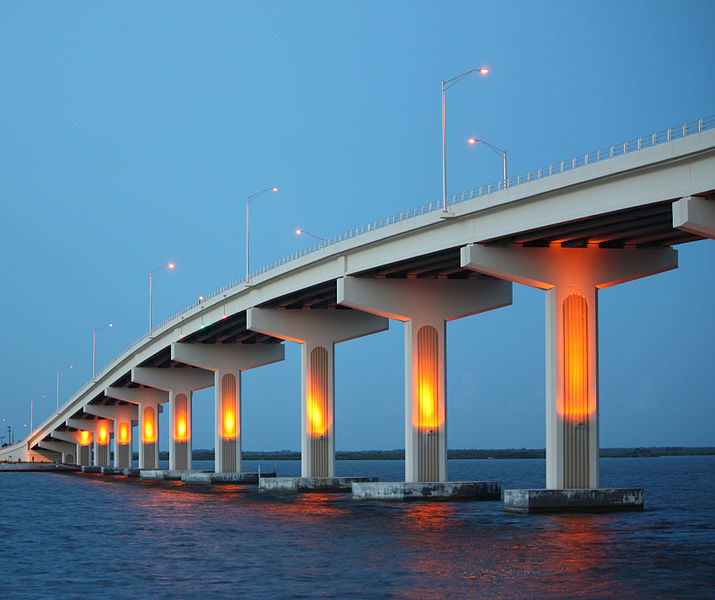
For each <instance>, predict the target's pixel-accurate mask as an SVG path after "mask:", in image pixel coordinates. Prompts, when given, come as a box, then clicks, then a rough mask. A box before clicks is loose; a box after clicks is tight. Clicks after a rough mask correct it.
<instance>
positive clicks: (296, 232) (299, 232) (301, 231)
mask: <svg viewBox="0 0 715 600" xmlns="http://www.w3.org/2000/svg"><path fill="white" fill-rule="evenodd" d="M302 233H303V230H302V229H296V230H295V234H296V235H301V234H302Z"/></svg>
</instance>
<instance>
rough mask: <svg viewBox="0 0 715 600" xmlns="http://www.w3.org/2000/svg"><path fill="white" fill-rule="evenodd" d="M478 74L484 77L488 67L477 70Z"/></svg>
mask: <svg viewBox="0 0 715 600" xmlns="http://www.w3.org/2000/svg"><path fill="white" fill-rule="evenodd" d="M479 72H480V73H481V74H482V75H486V74H487V73H489V68H488V67H482V68H481V69H479Z"/></svg>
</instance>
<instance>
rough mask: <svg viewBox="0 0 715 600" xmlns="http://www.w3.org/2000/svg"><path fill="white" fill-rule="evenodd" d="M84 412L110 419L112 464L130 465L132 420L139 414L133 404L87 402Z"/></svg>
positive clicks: (118, 465) (123, 466)
mask: <svg viewBox="0 0 715 600" xmlns="http://www.w3.org/2000/svg"><path fill="white" fill-rule="evenodd" d="M84 411H85V412H86V413H89V414H92V415H96V416H98V417H103V418H105V419H111V420H112V422H113V431H114V436H113V438H114V466H115V467H121V468H127V467H131V466H132V421H136V420H137V418H138V415H139V411H138V410H137V406H136V405H135V404H115V405H106V404H87V405H86V406H85V407H84Z"/></svg>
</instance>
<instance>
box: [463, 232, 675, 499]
mask: <svg viewBox="0 0 715 600" xmlns="http://www.w3.org/2000/svg"><path fill="white" fill-rule="evenodd" d="M461 264H462V267H465V268H468V269H472V270H474V271H479V272H481V273H487V274H489V275H493V276H494V277H500V278H502V279H507V280H509V281H513V282H516V283H522V284H524V285H529V286H532V287H537V288H540V289H543V290H546V487H547V488H549V489H581V488H591V489H595V488H598V486H599V459H598V453H599V427H598V411H599V404H598V304H597V300H598V295H597V292H598V290H599V289H603V288H606V287H609V286H612V285H616V284H619V283H624V282H626V281H631V280H633V279H638V278H640V277H646V276H648V275H654V274H656V273H661V272H663V271H667V270H670V269H675V268H676V267H677V266H678V254H677V252H676V251H675V250H672V249H670V248H657V249H635V248H628V249H615V248H598V247H589V248H561V247H552V248H530V247H526V248H525V247H491V246H481V245H478V244H470V245H468V246H465V247H463V248H462V256H461Z"/></svg>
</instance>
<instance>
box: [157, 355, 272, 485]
mask: <svg viewBox="0 0 715 600" xmlns="http://www.w3.org/2000/svg"><path fill="white" fill-rule="evenodd" d="M284 357H285V348H284V347H283V345H282V344H172V345H171V359H172V360H175V361H178V362H181V363H184V364H187V365H191V366H194V367H198V368H200V369H207V370H209V371H213V384H214V390H215V423H216V426H215V438H214V439H215V446H214V447H215V448H216V450H215V452H216V454H215V458H214V470H215V472H216V473H240V472H241V432H242V426H241V371H245V370H247V369H253V368H254V367H261V366H263V365H267V364H270V363H274V362H278V361H281V360H283V359H284Z"/></svg>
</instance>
